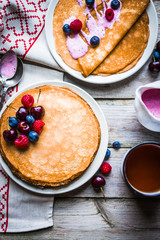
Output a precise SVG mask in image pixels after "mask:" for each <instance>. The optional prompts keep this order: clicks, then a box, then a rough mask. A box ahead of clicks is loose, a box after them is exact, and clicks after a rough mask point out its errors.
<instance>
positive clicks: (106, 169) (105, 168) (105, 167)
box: [100, 162, 112, 174]
mask: <svg viewBox="0 0 160 240" xmlns="http://www.w3.org/2000/svg"><path fill="white" fill-rule="evenodd" d="M111 170H112V167H111V165H110V164H109V163H107V162H104V163H102V165H101V167H100V171H101V173H103V174H107V173H109V172H110V171H111Z"/></svg>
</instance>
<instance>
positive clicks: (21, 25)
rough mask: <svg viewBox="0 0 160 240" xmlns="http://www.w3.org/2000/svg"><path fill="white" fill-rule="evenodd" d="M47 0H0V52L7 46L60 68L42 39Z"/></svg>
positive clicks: (4, 50) (34, 59) (25, 55)
mask: <svg viewBox="0 0 160 240" xmlns="http://www.w3.org/2000/svg"><path fill="white" fill-rule="evenodd" d="M49 2H50V1H49V0H34V1H32V0H0V53H5V52H6V51H8V50H9V49H12V50H13V51H15V52H16V53H17V54H18V55H19V56H20V57H22V58H25V59H26V60H31V61H35V62H39V63H42V64H45V65H49V66H52V67H53V68H55V69H60V67H59V66H58V64H57V63H56V62H55V60H54V59H53V57H52V56H51V54H50V52H49V50H48V46H47V42H46V39H45V33H44V26H45V16H46V12H47V8H48V5H49Z"/></svg>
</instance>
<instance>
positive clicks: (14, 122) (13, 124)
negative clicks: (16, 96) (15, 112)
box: [9, 117, 18, 128]
mask: <svg viewBox="0 0 160 240" xmlns="http://www.w3.org/2000/svg"><path fill="white" fill-rule="evenodd" d="M17 125H18V120H17V118H15V117H10V118H9V126H10V127H11V128H16V127H17Z"/></svg>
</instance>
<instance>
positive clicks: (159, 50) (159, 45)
mask: <svg viewBox="0 0 160 240" xmlns="http://www.w3.org/2000/svg"><path fill="white" fill-rule="evenodd" d="M157 51H158V52H159V53H160V41H159V42H158V43H157Z"/></svg>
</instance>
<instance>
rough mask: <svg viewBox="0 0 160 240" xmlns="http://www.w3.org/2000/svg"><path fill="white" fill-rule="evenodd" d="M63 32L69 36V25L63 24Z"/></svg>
mask: <svg viewBox="0 0 160 240" xmlns="http://www.w3.org/2000/svg"><path fill="white" fill-rule="evenodd" d="M63 32H64V33H65V34H69V33H70V32H71V29H70V26H69V24H65V25H64V26H63Z"/></svg>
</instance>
